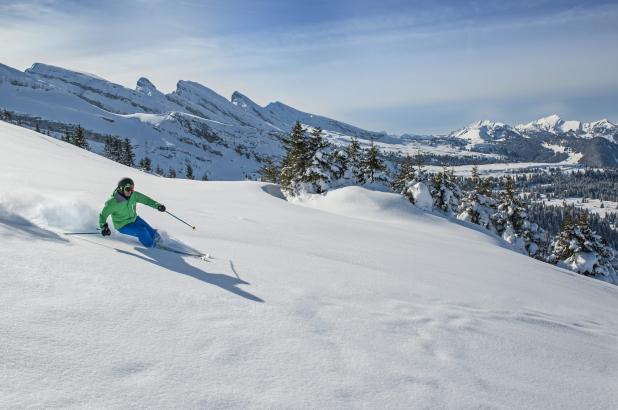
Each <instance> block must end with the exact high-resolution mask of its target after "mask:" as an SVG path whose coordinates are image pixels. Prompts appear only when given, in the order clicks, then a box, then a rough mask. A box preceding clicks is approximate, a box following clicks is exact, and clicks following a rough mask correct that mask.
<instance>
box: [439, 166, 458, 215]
mask: <svg viewBox="0 0 618 410" xmlns="http://www.w3.org/2000/svg"><path fill="white" fill-rule="evenodd" d="M431 196H432V198H433V203H434V207H435V208H437V209H439V210H441V211H442V212H444V213H446V214H447V215H454V214H455V213H456V212H457V210H458V208H459V203H460V201H461V196H462V194H461V189H460V188H459V185H458V184H457V180H456V178H455V171H454V170H452V169H451V170H448V169H447V168H446V167H443V169H442V172H438V173H436V174H434V176H433V178H432V189H431Z"/></svg>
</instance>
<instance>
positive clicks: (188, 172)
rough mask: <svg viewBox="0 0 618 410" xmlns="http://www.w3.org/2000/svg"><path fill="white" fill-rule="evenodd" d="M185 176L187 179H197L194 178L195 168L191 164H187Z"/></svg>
mask: <svg viewBox="0 0 618 410" xmlns="http://www.w3.org/2000/svg"><path fill="white" fill-rule="evenodd" d="M185 176H186V177H187V179H194V178H195V177H194V176H193V167H192V166H191V164H189V163H187V167H186V169H185Z"/></svg>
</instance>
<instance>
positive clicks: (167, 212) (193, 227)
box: [165, 211, 195, 230]
mask: <svg viewBox="0 0 618 410" xmlns="http://www.w3.org/2000/svg"><path fill="white" fill-rule="evenodd" d="M165 213H166V214H170V215H171V216H173V217H174V218H176V219H178V220H179V221H180V222H182V223H183V224H185V225H187V226H190V227H191V228H192V229H193V230H195V226H193V225H190V224H188V223H186V222H185V221H183V220H182V219H180V218H179V217H177V216H176V215H174V214H173V213H171V212H169V211H165Z"/></svg>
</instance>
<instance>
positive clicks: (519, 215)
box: [492, 175, 545, 256]
mask: <svg viewBox="0 0 618 410" xmlns="http://www.w3.org/2000/svg"><path fill="white" fill-rule="evenodd" d="M492 222H493V225H494V227H495V228H496V232H497V233H498V234H499V235H501V236H502V238H503V239H504V240H506V241H507V242H509V243H510V244H511V245H513V248H515V249H516V250H517V251H519V252H522V253H525V254H528V255H530V256H535V255H537V253H538V251H539V249H540V248H541V245H542V243H543V242H544V240H545V232H544V230H543V229H542V228H540V227H539V226H538V225H537V224H535V223H533V222H530V221H529V220H528V213H527V209H526V205H525V204H524V203H523V202H522V201H521V200H520V199H519V198H518V197H517V195H516V194H515V185H514V181H513V177H511V176H510V175H509V176H506V177H505V178H504V179H503V192H502V193H501V194H500V199H499V201H498V207H497V212H496V213H494V214H493V215H492Z"/></svg>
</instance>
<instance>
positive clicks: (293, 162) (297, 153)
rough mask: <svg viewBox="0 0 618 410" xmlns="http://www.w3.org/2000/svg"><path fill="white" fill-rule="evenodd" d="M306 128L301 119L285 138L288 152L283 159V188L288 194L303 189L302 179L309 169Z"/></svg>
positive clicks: (281, 175)
mask: <svg viewBox="0 0 618 410" xmlns="http://www.w3.org/2000/svg"><path fill="white" fill-rule="evenodd" d="M305 133H306V130H305V129H304V128H303V127H302V125H301V123H300V122H299V121H297V122H296V124H294V127H293V128H292V132H291V133H290V135H289V136H288V137H287V138H284V139H283V148H284V149H285V151H286V153H285V156H284V157H283V160H282V161H281V173H280V176H279V178H280V184H281V190H282V191H283V193H284V194H286V195H287V196H297V195H299V194H300V192H301V190H302V179H303V176H304V175H305V172H306V171H307V168H308V167H307V151H308V147H307V145H308V144H307V138H306V135H305Z"/></svg>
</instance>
